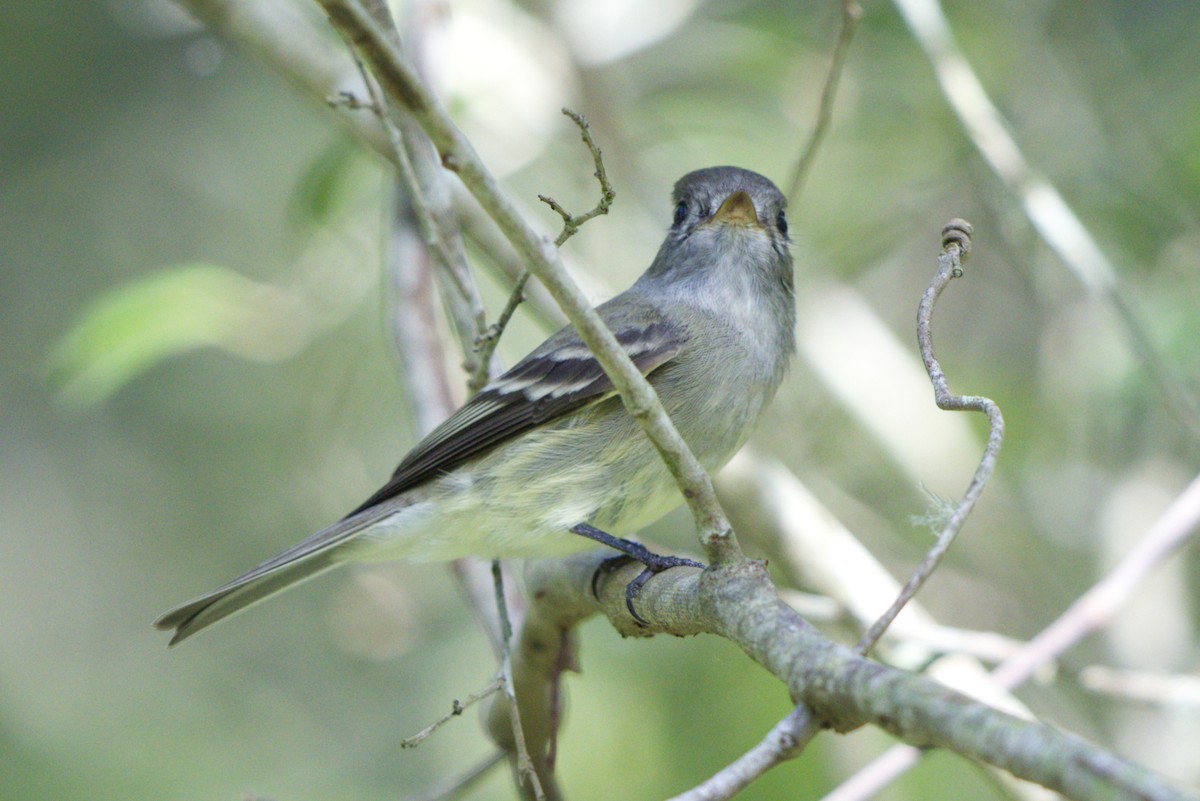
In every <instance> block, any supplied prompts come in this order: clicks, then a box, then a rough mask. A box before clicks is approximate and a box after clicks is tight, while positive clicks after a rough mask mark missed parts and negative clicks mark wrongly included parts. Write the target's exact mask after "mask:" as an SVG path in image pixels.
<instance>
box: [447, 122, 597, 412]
mask: <svg viewBox="0 0 1200 801" xmlns="http://www.w3.org/2000/svg"><path fill="white" fill-rule="evenodd" d="M562 113H563V114H565V115H566V116H568V117H570V118H571V119H572V120H573V121H574V122H575V124H576V125H578V126H579V130H580V133H581V135H582V137H583V143H584V144H585V145H587V148H588V150H589V151H590V152H591V154H592V161H593V163H594V164H595V165H596V172H595V173H593V174H594V175H595V176H596V180H598V181H599V182H600V200H599V201H597V202H596V205H595V206H593V207H592V208H591V209H590V210H588V211H586V212H584V213H583V214H579V215H574V214H571V213H569V212H568V211H567V210H566V209H564V208H563V207H562V206H560V205H559V204H558V203H557V202H556V201H555V200H554V198H551V197H547V196H546V195H538V200H540V201H542V202H543V203H546V204H547V205H549V206H550V208H552V209H554V210H555V211H556V212H558V214H559V216H560V217H562V219H563V229H562V231H561V232H560V233H559V235H558V236H557V237H556V238H555V239H554V245H555V247H560V248H561V247H562V246H563V244H564V243H565V242H566V241H567V240H568V239H570V238H571V237H573V236H574V235H575V233H576V232H577V231H578V230H579V229H580V228H581V227H582V226H583V224H584V223H586V222H587V221H588V220H591V219H594V218H596V217H599V216H600V215H601V214H608V209H609V207H610V206H611V205H612V202H613V200H614V199H615V198H616V196H617V193H616V191H615V190H614V189H613V187H612V184H611V183H609V182H608V172H607V171H606V170H605V169H604V157H603V156H602V155H601V153H600V148H599V146H598V145H597V144H596V142H595V140H594V139H592V132H591V129H590V128H589V127H588V124H587V120H585V119H584V118H583V115H582V114H579V113H577V112H574V111H571V109H569V108H564V109H563V110H562ZM527 283H529V270H521V274H520V275H519V276H518V277H517V279H516V281H515V283H514V284H513V289H512V293H511V294H510V295H509V297H508V302H507V303H505V304H504V308H503V309H502V310H501V312H500V316H499V317H497V318H496V322H495V323H493V324H492V325H491V326H489V327H488V329H487V331H486V332H485V333H484V334H483V335H481V336H480V337H479V338H478V339H477V340H476V343H475V344H476V346H477V347H478V348H479V362H480V363H481V365H485V364H487V363H489V362H490V361H491V358H492V354H493V353H495V352H496V346H497V345H499V344H500V337H501V336H503V335H504V329H505V328H507V327H508V321H509V320H511V319H512V316H513V314H514V313H515V312H516V311H517V307H518V306H520V305H521V303H522V302H523V301H524V300H525V285H526V284H527ZM486 383H487V375H486V373H483V372H482V371H481V372H480V373H477V374H476V375H475V376H474V377H473V378H472V379H471V391H472V392H478V391H479V390H481V389H483V387H484V385H485V384H486Z"/></svg>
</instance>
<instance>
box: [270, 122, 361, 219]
mask: <svg viewBox="0 0 1200 801" xmlns="http://www.w3.org/2000/svg"><path fill="white" fill-rule="evenodd" d="M358 155H359V149H358V147H357V146H356V145H355V144H354V143H353V142H352V141H351V140H350V139H348V138H346V137H341V138H339V139H337V140H336V141H334V142H332V143H331V144H330V145H329V147H327V148H325V149H324V150H323V151H321V153H320V155H318V156H317V157H316V158H315V159H313V161H312V163H310V164H309V166H308V168H307V169H306V170H305V171H304V174H303V175H301V176H300V180H299V181H298V182H297V183H296V188H295V190H294V191H293V193H292V196H291V197H290V198H289V199H288V216H289V218H290V219H291V220H292V221H293V222H294V223H295V224H296V226H297V227H299V228H312V227H318V226H321V225H326V224H328V223H330V222H331V221H332V220H334V219H335V218H336V217H337V215H338V214H339V213H340V212H341V211H343V210H344V209H345V208H346V207H347V206H349V204H350V201H351V200H352V199H353V198H354V197H355V194H356V192H357V190H358V188H359V186H360V185H361V177H362V175H361V173H360V172H359V171H358V170H357V169H355V168H356V167H357V166H358V165H359V163H360V162H359V159H358Z"/></svg>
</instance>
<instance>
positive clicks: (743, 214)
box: [707, 190, 762, 228]
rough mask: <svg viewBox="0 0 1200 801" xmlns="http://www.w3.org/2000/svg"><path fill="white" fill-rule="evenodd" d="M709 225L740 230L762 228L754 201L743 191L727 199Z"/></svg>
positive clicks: (710, 219)
mask: <svg viewBox="0 0 1200 801" xmlns="http://www.w3.org/2000/svg"><path fill="white" fill-rule="evenodd" d="M707 224H708V225H734V226H738V227H739V228H750V227H754V228H762V224H761V223H759V221H758V214H757V213H756V212H755V211H754V201H753V200H751V199H750V196H749V195H748V194H746V193H745V192H742V191H740V190H739V191H737V192H734V193H733V194H732V195H730V196H729V197H727V198H725V202H724V203H722V204H721V208H719V209H717V213H716V214H714V215H713V216H712V217H710V218H709V220H708V223H707Z"/></svg>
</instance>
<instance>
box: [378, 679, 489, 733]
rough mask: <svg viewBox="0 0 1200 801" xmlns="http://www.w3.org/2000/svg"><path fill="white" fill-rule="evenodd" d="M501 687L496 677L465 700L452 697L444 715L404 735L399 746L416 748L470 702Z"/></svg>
mask: <svg viewBox="0 0 1200 801" xmlns="http://www.w3.org/2000/svg"><path fill="white" fill-rule="evenodd" d="M503 687H504V680H503V679H496V680H495V681H493V682H492V683H491V684H488V685H487V686H486V687H484V688H483V689H481V690H476V691H475V692H473V693H471V694H470V695H468V696H467V697H466V699H465V700H462V701H459V700H458V699H457V698H456V699H454V702H453V703H452V704H451V705H450V711H449V712H447V713H446V714H445V715H442V716H441V717H440V718H438V719H437V720H435V721H434V722H433V723H430V724H429V725H428V726H426V727H425V728H423V729H421V730H420V731H419V732H417V733H416V734H414V735H413V736H412V737H405V738H404V739H403V740H401V741H400V747H401V748H416V747H417V746H418V745H420V744H421V743H423V742H425V740H427V739H428V738H429V735H431V734H433V733H434V732H435V731H437V730H438V729H440V728H441V727H442V726H445V725H446V724H447V723H449V722H450V721H451V720H453V719H454V718H456V717H458V716H459V715H461V714H462V713H463V712H465V711H466V710H467V709H468V708H469V707H470V706H471V705H472V704H475V703H476V702H478V701H482V700H483V699H484V698H487V697H488V696H489V695H491V694H492V693H494V692H497V691H498V690H500V689H502V688H503Z"/></svg>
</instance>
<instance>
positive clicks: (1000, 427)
mask: <svg viewBox="0 0 1200 801" xmlns="http://www.w3.org/2000/svg"><path fill="white" fill-rule="evenodd" d="M970 253H971V224H970V223H968V222H966V221H965V220H951V221H950V222H949V223H947V224H946V227H945V228H943V229H942V253H941V255H940V256H938V271H937V275H935V276H934V279H933V281H932V283H930V284H929V288H928V289H926V290H925V294H924V295H923V296H922V298H921V304H920V306H919V308H918V311H917V342H918V343H919V344H920V347H921V358H922V359H923V360H924V362H925V371H926V372H927V373H929V380H930V381H931V382H932V383H933V395H934V399H935V400H936V401H937V405H938V408H939V409H946V410H949V411H972V412H983V413H984V414H986V415H987V417H988V425H989V432H988V442H987V447H986V448H985V449H984V452H983V458H981V459H980V460H979V467H978V468H976V470H975V475H974V476H973V477H972V478H971V483H970V485H969V486H968V487H967V491H966V492H965V493H963V496H962V499H961V500H960V501H959V502H958V506H957V507H955V509H954V514H953V515H951V517H950V520H949V521H947V522H946V524H945V526H943V527H942V531H941V533H940V534H939V535H938V538H937V542H935V543H934V545H933V547H932V548H930V549H929V552H928V553H927V554H926V555H925V558H924V559H923V560H922V561H921V564H920V565H918V566H917V569H916V570H915V571H914V572H913V574H912V576H911V577H910V578H909V579H908V582H907V583H905V585H904V588H903V589H902V590H901V591H900V595H899V596H897V598H896V600H895V601H893V602H892V605H891V607H890V608H889V609H888V610H887V612H885V613H884V614H883V616H882V617H880V618H879V620H877V621H875V623H874V624H873V625H872V626H871V628H869V629H868V630H867V631H866V633H865V634H863V636H862V638H861V639H859V641H858V644H857V645H856V646H855V650H856V651H858V653H860V654H864V655H866V654H867V653H870V651H871V648H873V647H874V646H875V643H876V642H877V641H878V640H879V638H880V637H881V636H883V632H885V631H886V630H887V627H888V626H890V625H891V624H892V621H893V620H895V619H896V615H898V614H900V610H901V609H903V608H904V605H905V604H907V603H908V602H909V600H911V599H912V597H913V596H914V595H916V594H917V592H918V591H919V590H920V589H921V587H922V586H923V585H924V584H925V582H926V581H927V580H928V579H929V577H930V576H931V575H933V571H934V570H935V569H937V566H938V564H939V563H940V562H941V560H942V557H943V556H945V555H946V551H947V550H948V549H949V548H950V544H951V543H952V542H954V538H955V537H956V536H957V535H958V532H959V530H960V529H961V528H962V526H963V523H965V522H966V520H967V517H969V516H970V514H971V510H972V509H974V508H975V502H976V501H978V500H979V495H980V493H982V492H983V488H984V486H986V485H987V481H988V478H989V477H991V475H992V471H993V470H994V469H995V467H996V459H997V457H998V456H999V455H1000V445H1001V443H1002V442H1003V441H1004V417H1003V416H1002V415H1001V414H1000V407H999V406H997V405H996V404H995V403H994V402H993V401H992V400H990V399H989V398H984V397H979V396H976V395H953V394H951V392H950V388H949V386H948V385H947V383H946V376H945V374H944V373H943V372H942V367H941V365H940V364H938V361H937V358H936V357H934V355H933V306H934V304H935V303H936V302H937V299H938V296H939V295H941V294H942V290H943V289H945V288H946V286H947V285H948V284H949V283H950V281H952V280H953V279H955V278H958V277H960V276H961V275H962V263H963V262H965V261H966V259H967V257H968V256H969V255H970Z"/></svg>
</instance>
